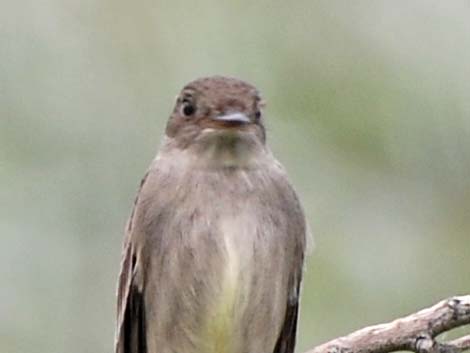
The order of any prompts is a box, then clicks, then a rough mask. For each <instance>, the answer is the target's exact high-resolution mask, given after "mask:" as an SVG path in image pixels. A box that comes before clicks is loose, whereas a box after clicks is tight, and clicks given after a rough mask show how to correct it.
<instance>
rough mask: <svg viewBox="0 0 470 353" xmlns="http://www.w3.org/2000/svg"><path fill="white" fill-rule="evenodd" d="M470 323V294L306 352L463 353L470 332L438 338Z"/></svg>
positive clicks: (469, 343)
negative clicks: (399, 352) (452, 337)
mask: <svg viewBox="0 0 470 353" xmlns="http://www.w3.org/2000/svg"><path fill="white" fill-rule="evenodd" d="M467 324H470V295H465V296H461V297H452V298H449V299H446V300H443V301H441V302H439V303H437V304H436V305H434V306H432V307H430V308H427V309H424V310H421V311H419V312H417V313H414V314H411V315H409V316H406V317H403V318H400V319H397V320H395V321H392V322H390V323H386V324H380V325H374V326H369V327H366V328H363V329H361V330H359V331H356V332H353V333H351V334H349V335H347V336H344V337H340V338H336V339H334V340H331V341H329V342H326V343H324V344H322V345H320V346H317V347H315V348H313V349H311V350H309V351H307V352H306V353H387V352H393V351H399V350H407V351H413V352H416V353H461V352H463V351H465V350H469V349H470V335H469V336H465V337H461V338H459V339H456V340H453V341H450V342H444V343H443V342H438V341H437V340H436V339H435V338H436V337H437V336H438V335H439V334H441V333H443V332H446V331H449V330H451V329H453V328H456V327H460V326H464V325H467Z"/></svg>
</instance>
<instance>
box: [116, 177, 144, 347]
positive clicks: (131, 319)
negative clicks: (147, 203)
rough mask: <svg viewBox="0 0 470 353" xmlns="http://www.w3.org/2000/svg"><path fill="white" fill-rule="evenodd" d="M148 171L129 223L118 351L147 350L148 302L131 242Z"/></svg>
mask: <svg viewBox="0 0 470 353" xmlns="http://www.w3.org/2000/svg"><path fill="white" fill-rule="evenodd" d="M147 176H148V173H147V174H146V175H145V177H144V178H143V179H142V182H141V184H140V189H139V192H138V193H137V197H136V200H135V202H134V208H133V210H132V213H131V216H130V218H129V221H128V225H127V227H126V236H125V239H124V250H123V257H122V262H121V272H120V274H119V280H118V288H117V328H116V341H115V353H146V352H147V339H146V327H145V326H146V322H145V302H144V295H143V291H142V288H143V287H142V283H139V282H141V278H142V276H141V274H140V275H139V273H138V272H139V271H141V270H139V266H138V264H137V254H136V253H135V249H134V248H133V245H132V241H131V238H132V231H133V230H132V221H133V216H134V213H135V209H136V206H137V203H138V199H139V194H140V192H141V190H142V187H143V185H144V183H145V180H146V178H147Z"/></svg>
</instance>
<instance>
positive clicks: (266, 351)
mask: <svg viewBox="0 0 470 353" xmlns="http://www.w3.org/2000/svg"><path fill="white" fill-rule="evenodd" d="M249 211H250V210H243V211H241V212H239V213H238V214H233V213H232V214H230V215H223V214H222V215H219V217H218V221H217V224H208V225H207V226H208V229H209V228H210V229H211V230H212V233H211V234H208V235H207V237H206V233H205V232H201V233H200V234H192V235H191V236H189V237H188V239H187V240H186V243H185V244H184V245H183V246H181V244H180V250H179V252H178V253H177V254H173V256H172V255H170V254H166V257H167V258H168V263H167V266H169V267H170V266H171V271H165V272H162V273H160V274H158V276H159V278H160V280H161V281H165V282H168V283H174V285H175V289H174V290H173V291H172V292H167V293H161V292H160V293H158V288H156V292H157V297H158V298H156V299H157V301H159V306H158V307H159V308H160V310H163V311H166V312H167V313H168V315H169V316H170V318H169V319H168V320H165V322H164V323H162V324H161V325H159V326H158V327H156V328H155V336H156V338H157V340H156V341H155V344H156V349H157V351H159V352H161V351H162V350H158V346H160V347H166V348H168V350H167V352H168V353H169V352H174V353H272V352H273V349H274V346H275V344H276V340H277V337H278V335H279V331H280V328H281V325H282V321H283V318H284V311H285V307H286V303H287V292H288V289H287V276H286V273H285V271H286V267H288V266H286V264H285V263H284V262H283V261H284V259H285V256H284V255H285V254H284V253H283V249H285V244H283V243H282V241H283V239H284V238H285V237H281V236H279V234H278V232H279V231H282V229H276V228H275V225H274V224H269V222H268V224H266V222H265V223H263V227H261V226H260V225H259V224H258V222H259V219H258V218H257V217H253V215H252V214H251V215H250V213H249ZM196 228H197V227H196ZM214 230H216V232H214ZM197 237H200V239H197ZM185 249H186V251H185ZM189 252H190V253H191V258H190V259H189V260H188V253H189ZM182 282H183V283H184V285H183V288H181V287H180V286H177V283H182ZM175 308H176V309H175ZM157 310H158V309H157ZM156 315H157V318H158V313H156ZM162 316H163V315H162ZM160 318H161V317H160ZM164 353H166V352H164Z"/></svg>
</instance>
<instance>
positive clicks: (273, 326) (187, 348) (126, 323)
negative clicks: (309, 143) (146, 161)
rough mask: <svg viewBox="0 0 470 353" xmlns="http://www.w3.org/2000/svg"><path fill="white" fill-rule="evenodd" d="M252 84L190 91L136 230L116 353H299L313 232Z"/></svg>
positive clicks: (213, 84)
mask: <svg viewBox="0 0 470 353" xmlns="http://www.w3.org/2000/svg"><path fill="white" fill-rule="evenodd" d="M261 109H262V102H261V99H260V97H259V95H258V92H257V90H256V89H255V88H254V87H253V86H252V85H250V84H248V83H246V82H243V81H240V80H238V79H234V78H226V77H220V76H216V77H209V78H203V79H199V80H196V81H193V82H191V83H190V84H188V85H187V86H186V87H185V88H183V90H182V92H181V94H180V95H179V97H178V99H177V102H176V106H175V109H174V111H173V113H172V115H171V117H170V119H169V121H168V125H167V129H166V136H165V139H164V141H163V145H162V147H161V149H160V152H159V153H158V155H157V157H156V158H155V160H154V161H153V162H152V164H151V165H150V168H149V170H148V172H147V174H146V176H145V177H144V179H143V181H142V183H141V187H140V190H139V192H138V195H137V198H136V200H135V204H134V208H133V211H132V214H131V217H130V219H129V221H128V225H127V228H126V236H125V240H124V249H123V260H122V264H121V273H120V276H119V283H118V315H117V331H116V345H115V351H116V353H293V351H294V346H295V337H296V324H297V316H298V305H299V290H300V283H301V279H302V268H303V262H304V252H305V246H306V236H307V235H306V224H305V219H304V214H303V211H302V208H301V206H300V203H299V201H298V199H297V196H296V194H295V192H294V190H293V188H292V187H291V185H290V183H289V182H288V180H287V176H286V174H285V171H284V169H283V168H282V166H281V165H280V164H279V163H278V162H277V161H276V160H275V159H274V157H273V156H272V154H271V152H270V150H269V149H268V147H267V146H266V143H265V129H264V125H263V117H262V115H261Z"/></svg>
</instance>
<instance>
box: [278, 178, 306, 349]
mask: <svg viewBox="0 0 470 353" xmlns="http://www.w3.org/2000/svg"><path fill="white" fill-rule="evenodd" d="M284 190H285V197H286V204H289V205H291V207H289V209H288V210H287V212H288V214H287V217H288V222H289V225H288V229H289V234H288V237H289V244H290V245H291V246H292V252H291V256H292V263H291V265H290V273H289V281H288V293H289V294H288V296H287V306H286V311H285V314H284V323H283V324H282V327H281V331H280V333H279V337H278V339H277V342H276V346H275V348H274V352H273V353H293V352H294V348H295V342H296V334H297V318H298V313H299V300H300V287H301V282H302V275H303V267H304V258H305V253H306V248H307V243H308V240H309V238H310V234H309V230H308V226H307V224H306V220H305V215H304V211H303V209H302V206H301V204H300V202H299V200H298V197H297V195H296V193H295V191H294V189H293V188H292V187H291V186H290V185H289V184H288V185H284Z"/></svg>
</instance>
